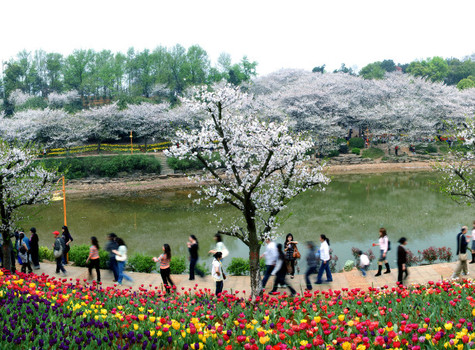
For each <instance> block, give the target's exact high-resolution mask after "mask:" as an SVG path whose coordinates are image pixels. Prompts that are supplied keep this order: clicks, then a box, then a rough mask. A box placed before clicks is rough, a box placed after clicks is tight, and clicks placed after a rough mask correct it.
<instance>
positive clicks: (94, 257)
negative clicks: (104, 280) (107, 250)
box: [86, 236, 101, 282]
mask: <svg viewBox="0 0 475 350" xmlns="http://www.w3.org/2000/svg"><path fill="white" fill-rule="evenodd" d="M99 249H100V248H99V242H98V241H97V238H96V237H94V236H92V237H91V246H90V247H89V256H88V257H87V259H86V265H87V264H88V263H89V266H88V271H89V278H90V279H92V269H93V268H94V269H95V270H96V276H97V282H100V281H101V270H100V269H99V268H100V266H101V259H100V257H99Z"/></svg>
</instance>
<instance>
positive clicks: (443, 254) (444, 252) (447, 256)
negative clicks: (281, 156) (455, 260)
mask: <svg viewBox="0 0 475 350" xmlns="http://www.w3.org/2000/svg"><path fill="white" fill-rule="evenodd" d="M452 256H453V254H452V249H450V248H447V247H442V248H437V257H438V258H439V260H440V261H447V262H450V261H451V260H452Z"/></svg>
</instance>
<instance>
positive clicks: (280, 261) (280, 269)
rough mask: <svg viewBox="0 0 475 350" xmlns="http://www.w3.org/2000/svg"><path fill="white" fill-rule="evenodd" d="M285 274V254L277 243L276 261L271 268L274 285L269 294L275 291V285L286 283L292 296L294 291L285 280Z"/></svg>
mask: <svg viewBox="0 0 475 350" xmlns="http://www.w3.org/2000/svg"><path fill="white" fill-rule="evenodd" d="M286 275H287V266H286V264H285V254H284V252H283V251H282V244H280V243H279V244H277V262H276V264H275V267H274V270H272V276H275V280H274V287H273V288H272V290H271V294H272V293H275V292H277V287H278V286H279V284H280V285H284V286H285V285H287V287H288V288H289V290H290V294H291V295H292V296H294V295H295V294H296V291H295V289H294V288H292V286H291V285H290V284H288V283H287V281H286V280H285V276H286Z"/></svg>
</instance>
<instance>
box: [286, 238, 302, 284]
mask: <svg viewBox="0 0 475 350" xmlns="http://www.w3.org/2000/svg"><path fill="white" fill-rule="evenodd" d="M298 243H299V242H297V241H294V236H293V235H292V234H291V233H288V234H287V236H285V243H284V252H285V264H286V265H287V272H288V274H289V275H290V278H291V279H293V278H294V275H295V261H296V260H297V259H296V255H295V253H296V252H298V249H297V244H298ZM299 254H300V253H299Z"/></svg>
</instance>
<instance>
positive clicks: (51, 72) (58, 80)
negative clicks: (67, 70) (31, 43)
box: [46, 52, 63, 93]
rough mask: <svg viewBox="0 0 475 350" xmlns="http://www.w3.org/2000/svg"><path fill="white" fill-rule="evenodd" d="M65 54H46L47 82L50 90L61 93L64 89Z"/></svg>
mask: <svg viewBox="0 0 475 350" xmlns="http://www.w3.org/2000/svg"><path fill="white" fill-rule="evenodd" d="M62 68H63V55H61V54H60V53H54V52H52V53H48V54H47V55H46V83H47V85H48V92H52V91H54V92H57V93H60V92H62V91H63V76H62Z"/></svg>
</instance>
